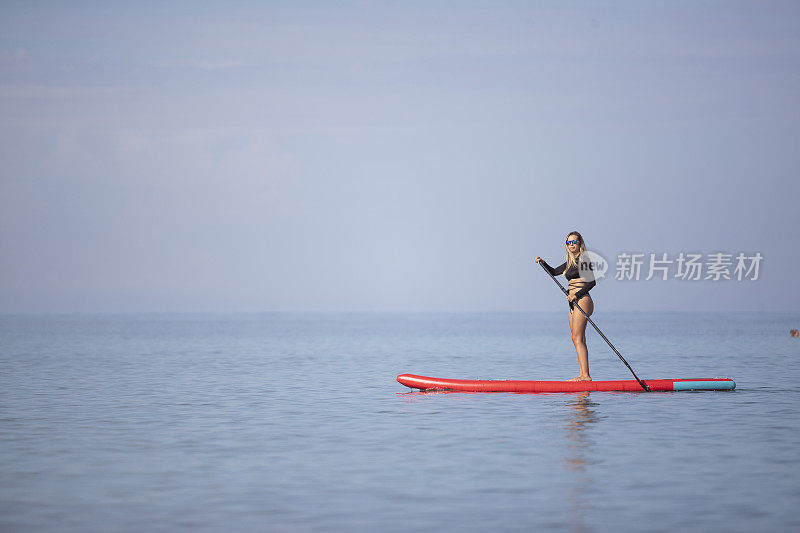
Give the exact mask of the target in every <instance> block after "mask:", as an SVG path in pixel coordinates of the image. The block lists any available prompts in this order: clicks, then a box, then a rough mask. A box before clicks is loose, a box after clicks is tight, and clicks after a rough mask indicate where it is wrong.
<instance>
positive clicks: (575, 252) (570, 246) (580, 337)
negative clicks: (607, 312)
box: [534, 231, 595, 381]
mask: <svg viewBox="0 0 800 533" xmlns="http://www.w3.org/2000/svg"><path fill="white" fill-rule="evenodd" d="M566 244H567V260H566V261H565V262H564V264H563V265H561V266H559V267H556V268H552V267H551V266H550V265H548V264H547V262H546V261H545V260H544V259H542V258H541V257H539V256H538V255H537V256H536V259H535V260H534V261H536V262H537V263H539V262H541V263H542V264H543V265H544V266H545V268H546V269H547V270H548V271H550V273H551V274H552V275H554V276H558V275H559V274H564V277H565V278H567V279H568V280H569V296H567V300H568V301H569V329H570V331H572V343H573V344H574V345H575V352H576V353H577V354H578V376H577V377H574V378H572V379H571V380H569V381H591V380H592V377H591V376H590V375H589V350H588V349H587V348H586V323H587V318H586V317H587V316H591V314H592V312H593V311H594V302H593V301H592V297H591V296H589V291H590V290H591V288H592V287H594V286H595V281H594V276H593V275H592V272H591V270H590V269H586V268H583V269H580V268H579V265H580V263H581V254H583V252H585V251H586V244H584V242H583V237H582V236H581V234H580V233H578V232H577V231H571V232H570V233H569V235H567V243H566ZM586 261H587V262H588V258H587V259H586ZM576 303H577V304H578V305H579V306H580V307H581V309H583V310H584V311H585V312H586V315H584V314H583V313H581V312H580V311H579V310H578V309H575V308H574V307H575V304H576Z"/></svg>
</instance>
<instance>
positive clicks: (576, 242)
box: [567, 241, 581, 246]
mask: <svg viewBox="0 0 800 533" xmlns="http://www.w3.org/2000/svg"><path fill="white" fill-rule="evenodd" d="M580 243H581V241H567V246H569V245H570V244H580Z"/></svg>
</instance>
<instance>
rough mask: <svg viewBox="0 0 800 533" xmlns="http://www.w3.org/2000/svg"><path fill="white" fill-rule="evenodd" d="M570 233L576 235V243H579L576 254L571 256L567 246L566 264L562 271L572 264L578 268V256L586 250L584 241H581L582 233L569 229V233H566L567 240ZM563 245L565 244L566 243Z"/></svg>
mask: <svg viewBox="0 0 800 533" xmlns="http://www.w3.org/2000/svg"><path fill="white" fill-rule="evenodd" d="M570 235H576V236H577V237H578V243H579V244H580V246H578V254H577V255H575V256H573V255H572V254H571V253H570V251H569V248H567V266H566V267H565V268H564V272H566V271H567V270H569V269H570V268H572V267H573V266H574V267H575V268H578V258H580V256H581V254H582V253H583V252H585V251H586V243H584V242H583V235H581V234H580V233H578V232H577V231H570V232H569V233H567V240H569V237H570ZM564 246H566V244H565V245H564Z"/></svg>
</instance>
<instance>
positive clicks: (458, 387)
mask: <svg viewBox="0 0 800 533" xmlns="http://www.w3.org/2000/svg"><path fill="white" fill-rule="evenodd" d="M397 381H399V382H400V383H402V384H403V385H405V386H406V387H410V388H412V389H420V390H423V391H433V390H449V391H459V392H582V391H618V392H643V390H642V386H641V385H639V382H638V381H636V380H635V379H626V380H619V381H515V380H483V379H446V378H431V377H427V376H415V375H414V374H400V375H399V376H397ZM642 381H644V382H645V383H647V386H648V387H650V390H652V391H681V390H733V389H735V388H736V383H734V381H733V380H732V379H727V378H702V379H701V378H696V379H643V380H642Z"/></svg>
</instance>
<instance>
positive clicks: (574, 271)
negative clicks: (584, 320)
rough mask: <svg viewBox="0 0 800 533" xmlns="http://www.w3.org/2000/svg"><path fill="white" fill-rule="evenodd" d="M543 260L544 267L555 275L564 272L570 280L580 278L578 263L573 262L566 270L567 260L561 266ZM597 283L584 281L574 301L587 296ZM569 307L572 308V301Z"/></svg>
mask: <svg viewBox="0 0 800 533" xmlns="http://www.w3.org/2000/svg"><path fill="white" fill-rule="evenodd" d="M541 261H542V264H543V265H544V267H545V268H546V269H547V271H548V272H550V273H551V274H552V275H554V276H559V275H561V274H564V277H565V278H567V279H568V280H573V279H578V278H580V277H581V275H580V274H579V273H578V265H577V264H573V265H572V266H571V267H569V269H568V270H567V271H566V272H565V271H564V269H566V268H567V263H566V262H565V263H564V264H563V265H561V266H558V267H556V268H553V267H551V266H550V265H548V264H547V261H545V260H544V259H542V260H541ZM595 285H597V283H596V282H595V281H594V280H592V281H584V283H583V285H582V286H581V288H580V289H578V292H576V293H575V299H574V300H573V301H576V302H577V301H578V300H580V299H581V298H583V297H584V296H586V294H588V293H589V291H590V290H592V287H594V286H595ZM569 307H570V309H571V308H572V302H569Z"/></svg>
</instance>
